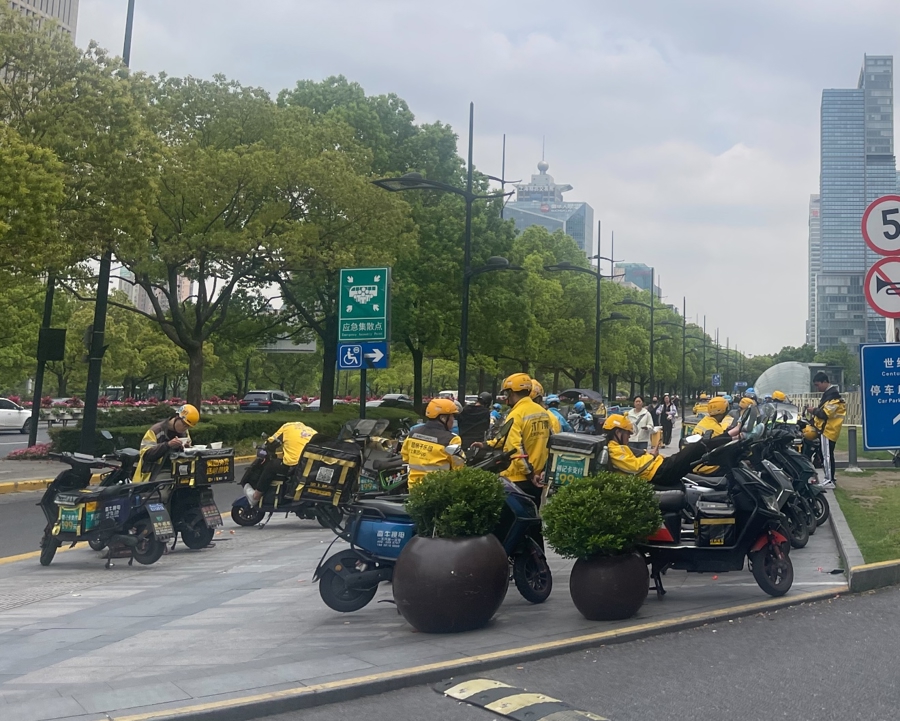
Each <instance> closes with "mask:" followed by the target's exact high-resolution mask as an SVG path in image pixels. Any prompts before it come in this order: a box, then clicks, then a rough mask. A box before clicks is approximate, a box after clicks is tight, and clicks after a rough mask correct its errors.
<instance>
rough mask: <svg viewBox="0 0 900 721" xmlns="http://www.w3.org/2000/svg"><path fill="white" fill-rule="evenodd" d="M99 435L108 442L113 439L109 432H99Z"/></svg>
mask: <svg viewBox="0 0 900 721" xmlns="http://www.w3.org/2000/svg"><path fill="white" fill-rule="evenodd" d="M100 435H101V436H103V437H104V438H105V439H106V440H108V441H111V440H112V439H113V435H112V433H110V432H109V431H100Z"/></svg>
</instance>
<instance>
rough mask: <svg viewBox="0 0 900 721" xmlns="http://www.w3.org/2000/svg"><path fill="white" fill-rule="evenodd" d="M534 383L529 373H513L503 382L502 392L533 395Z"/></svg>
mask: <svg viewBox="0 0 900 721" xmlns="http://www.w3.org/2000/svg"><path fill="white" fill-rule="evenodd" d="M532 383H533V381H532V380H531V376H529V375H528V374H527V373H513V374H512V375H511V376H507V377H506V378H505V379H504V380H503V385H502V386H501V387H500V390H502V391H512V392H513V393H521V392H522V391H527V392H528V393H531V388H532Z"/></svg>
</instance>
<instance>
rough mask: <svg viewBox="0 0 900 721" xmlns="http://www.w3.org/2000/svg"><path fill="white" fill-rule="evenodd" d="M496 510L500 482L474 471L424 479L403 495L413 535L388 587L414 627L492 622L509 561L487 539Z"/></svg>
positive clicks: (453, 629)
mask: <svg viewBox="0 0 900 721" xmlns="http://www.w3.org/2000/svg"><path fill="white" fill-rule="evenodd" d="M504 503H505V496H504V490H503V482H502V481H501V480H500V479H499V478H498V477H497V476H495V475H493V474H491V473H488V472H487V471H482V470H478V469H475V468H463V469H461V470H459V471H439V472H436V473H429V474H428V475H427V476H425V477H424V478H423V479H422V480H421V481H419V482H418V483H417V484H415V485H414V486H413V487H412V488H411V489H410V492H409V498H408V500H407V502H406V509H407V511H408V512H409V515H410V516H411V517H412V519H413V521H414V522H415V524H416V531H417V533H418V535H416V536H414V537H413V538H412V539H410V541H409V542H408V543H407V544H406V545H405V546H404V547H403V550H402V551H401V552H400V556H399V558H398V559H397V565H396V566H395V567H394V575H393V584H392V586H393V592H394V601H395V603H396V604H397V610H398V611H400V613H401V614H402V615H403V617H404V618H405V619H406V620H407V621H408V622H409V623H410V625H412V626H413V627H414V628H416V629H418V630H419V631H423V632H425V633H458V632H460V631H471V630H473V629H476V628H480V627H482V626H484V625H485V624H486V623H488V622H489V621H490V620H491V618H493V616H494V614H495V613H496V612H497V609H498V608H500V604H501V603H503V598H504V597H505V596H506V589H507V587H508V586H509V559H508V558H507V555H506V551H505V550H504V549H503V546H502V545H501V543H500V541H498V540H497V538H496V536H494V535H492V534H491V531H492V530H493V529H494V528H496V526H497V524H498V522H499V520H500V513H501V512H502V510H503V504H504Z"/></svg>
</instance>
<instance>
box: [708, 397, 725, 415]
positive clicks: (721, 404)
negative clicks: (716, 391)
mask: <svg viewBox="0 0 900 721" xmlns="http://www.w3.org/2000/svg"><path fill="white" fill-rule="evenodd" d="M706 410H707V411H709V414H710V415H711V416H714V415H716V413H727V412H728V401H726V400H725V399H724V398H722V397H721V396H716V397H715V398H710V399H709V403H708V404H707V406H706Z"/></svg>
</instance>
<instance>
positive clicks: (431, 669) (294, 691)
mask: <svg viewBox="0 0 900 721" xmlns="http://www.w3.org/2000/svg"><path fill="white" fill-rule="evenodd" d="M848 591H849V587H848V586H847V585H846V584H836V585H835V587H834V588H830V589H828V590H823V591H812V592H809V593H802V594H797V595H796V596H784V597H782V598H771V599H767V600H765V601H758V602H755V603H748V604H742V605H740V606H731V607H727V608H721V609H717V610H713V611H705V612H703V613H695V614H690V615H687V616H681V617H678V618H671V619H666V620H663V621H654V622H651V623H641V624H636V625H634V626H629V627H626V628H620V629H616V630H612V631H601V632H599V633H592V634H586V635H582V636H573V637H571V638H566V639H560V640H558V641H547V642H544V643H538V644H531V645H528V646H522V647H519V648H512V649H507V650H504V651H495V652H492V653H485V654H478V655H474V656H469V657H466V658H462V659H452V660H448V661H441V662H437V663H430V664H425V665H422V666H413V667H410V668H403V669H397V670H395V671H385V672H383V673H376V674H371V675H367V676H358V677H355V678H349V679H343V680H340V681H330V682H328V683H321V684H315V685H311V686H298V687H296V688H290V689H285V690H282V691H273V692H270V693H262V694H253V695H249V696H243V697H239V698H233V699H226V700H224V701H211V702H207V703H198V704H193V705H190V706H183V707H180V708H169V709H161V710H158V711H149V712H145V713H137V714H129V715H123V716H120V715H113V714H109V715H108V718H110V719H112V720H113V721H213V719H215V721H251V719H256V718H258V717H260V716H268V715H271V714H278V713H288V712H292V711H298V710H301V709H307V708H312V707H314V706H323V705H325V704H329V703H335V702H339V701H350V700H353V699H357V698H362V697H364V696H372V695H375V694H380V693H387V692H389V691H396V690H398V689H401V688H408V687H409V686H416V685H419V684H427V683H435V682H437V681H441V680H444V679H447V678H451V677H453V676H456V675H461V674H470V673H474V672H476V671H477V672H481V671H485V670H488V669H492V668H498V667H500V666H506V665H509V664H511V663H518V662H526V661H537V660H539V659H543V658H548V657H550V656H557V655H560V654H564V653H571V652H573V651H580V650H584V649H588V648H596V647H598V646H603V645H611V644H618V643H626V642H629V641H636V640H640V639H642V638H648V637H650V636H655V635H658V634H662V633H672V632H675V631H683V630H686V629H691V628H696V627H698V626H703V625H706V624H709V623H714V622H716V621H723V620H728V619H734V618H741V617H744V616H751V615H753V614H756V613H762V612H766V611H775V610H778V609H781V608H786V607H788V606H796V605H800V604H803V603H810V602H813V601H822V600H825V599H829V598H834V597H836V596H840V595H842V594H844V593H847V592H848ZM660 603H665V601H660Z"/></svg>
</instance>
